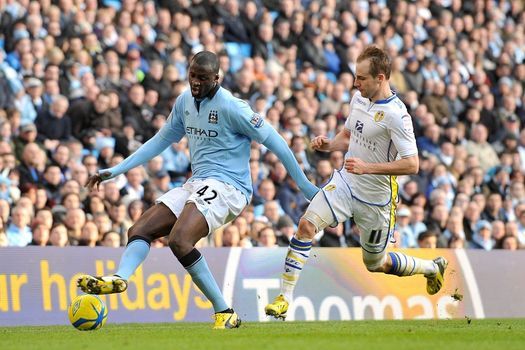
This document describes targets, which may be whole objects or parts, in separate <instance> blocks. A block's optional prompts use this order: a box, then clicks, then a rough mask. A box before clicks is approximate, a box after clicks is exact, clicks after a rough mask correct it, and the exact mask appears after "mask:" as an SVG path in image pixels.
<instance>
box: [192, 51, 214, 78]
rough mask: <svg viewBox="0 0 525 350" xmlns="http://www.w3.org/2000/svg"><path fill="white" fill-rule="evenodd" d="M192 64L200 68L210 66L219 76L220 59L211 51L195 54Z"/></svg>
mask: <svg viewBox="0 0 525 350" xmlns="http://www.w3.org/2000/svg"><path fill="white" fill-rule="evenodd" d="M192 62H194V63H195V64H198V65H199V66H209V67H210V68H211V69H212V70H213V72H214V73H216V74H219V68H220V67H219V58H218V57H217V55H216V54H215V53H213V52H211V51H201V52H199V53H197V54H195V56H193V59H192Z"/></svg>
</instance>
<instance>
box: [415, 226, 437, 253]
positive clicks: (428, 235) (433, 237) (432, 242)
mask: <svg viewBox="0 0 525 350" xmlns="http://www.w3.org/2000/svg"><path fill="white" fill-rule="evenodd" d="M437 242H438V234H437V233H436V232H434V231H430V230H427V231H423V232H421V233H420V234H419V236H417V245H418V247H419V248H431V249H435V248H437Z"/></svg>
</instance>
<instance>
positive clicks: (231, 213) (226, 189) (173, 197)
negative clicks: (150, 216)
mask: <svg viewBox="0 0 525 350" xmlns="http://www.w3.org/2000/svg"><path fill="white" fill-rule="evenodd" d="M156 202H157V203H164V204H165V205H166V206H167V207H168V208H170V210H171V211H172V212H173V214H175V216H176V217H177V218H178V217H179V216H180V214H181V213H182V209H184V206H185V205H186V203H188V202H191V203H195V205H196V206H197V209H198V210H199V211H200V212H201V213H202V215H204V218H205V219H206V222H207V223H208V228H209V231H208V234H210V233H212V232H213V231H215V230H216V229H218V228H219V227H221V226H222V225H224V224H226V223H228V222H230V221H232V220H233V219H235V218H236V217H237V216H238V215H239V214H240V213H241V211H242V210H243V209H244V207H245V206H246V205H247V204H248V203H247V201H246V196H245V195H244V194H243V193H242V192H241V191H239V190H238V189H236V188H235V187H233V186H232V185H230V184H227V183H225V182H221V181H218V180H215V179H205V180H200V179H197V180H192V181H188V182H186V183H185V184H184V185H182V187H177V188H174V189H172V190H170V191H168V192H166V193H165V194H163V195H162V196H160V197H159V198H157V201H156Z"/></svg>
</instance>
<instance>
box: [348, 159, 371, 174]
mask: <svg viewBox="0 0 525 350" xmlns="http://www.w3.org/2000/svg"><path fill="white" fill-rule="evenodd" d="M345 169H346V171H348V172H349V173H352V174H357V175H362V174H366V163H365V162H363V161H362V160H361V159H359V158H347V159H346V160H345Z"/></svg>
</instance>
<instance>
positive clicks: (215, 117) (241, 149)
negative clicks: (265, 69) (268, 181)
mask: <svg viewBox="0 0 525 350" xmlns="http://www.w3.org/2000/svg"><path fill="white" fill-rule="evenodd" d="M272 130H273V129H272V127H271V126H270V125H269V124H267V123H265V122H264V119H263V118H262V117H261V116H260V115H259V114H257V113H255V112H254V111H252V109H251V108H250V106H249V105H248V103H246V102H244V101H243V100H241V99H238V98H236V97H234V96H233V95H232V94H231V93H230V92H229V91H228V90H226V89H224V88H222V87H219V89H218V90H217V92H216V93H215V95H213V97H211V98H205V99H204V100H202V101H201V103H200V106H199V109H197V105H196V103H195V99H194V98H193V96H192V95H191V92H190V90H189V89H187V90H185V91H184V92H183V93H182V94H181V95H180V96H179V97H178V98H177V100H176V102H175V106H174V107H173V110H172V112H171V114H170V116H169V118H168V120H167V122H166V125H164V127H162V129H161V130H160V131H159V134H160V136H161V137H162V138H164V139H165V140H167V141H169V142H179V141H180V139H181V138H182V137H184V136H185V135H186V136H187V137H188V145H189V149H190V160H191V170H192V173H193V174H192V177H191V178H190V179H189V181H191V180H192V179H206V178H213V179H217V180H220V181H223V182H226V183H228V184H230V185H232V186H234V187H235V188H237V189H239V190H240V191H241V192H243V193H244V195H245V196H246V198H247V200H248V201H249V200H250V198H251V195H252V192H253V189H252V183H251V176H250V166H249V161H250V143H251V141H252V140H255V141H257V142H259V143H263V142H264V141H265V140H266V138H267V137H268V136H269V135H270V133H271V131H272Z"/></svg>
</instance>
